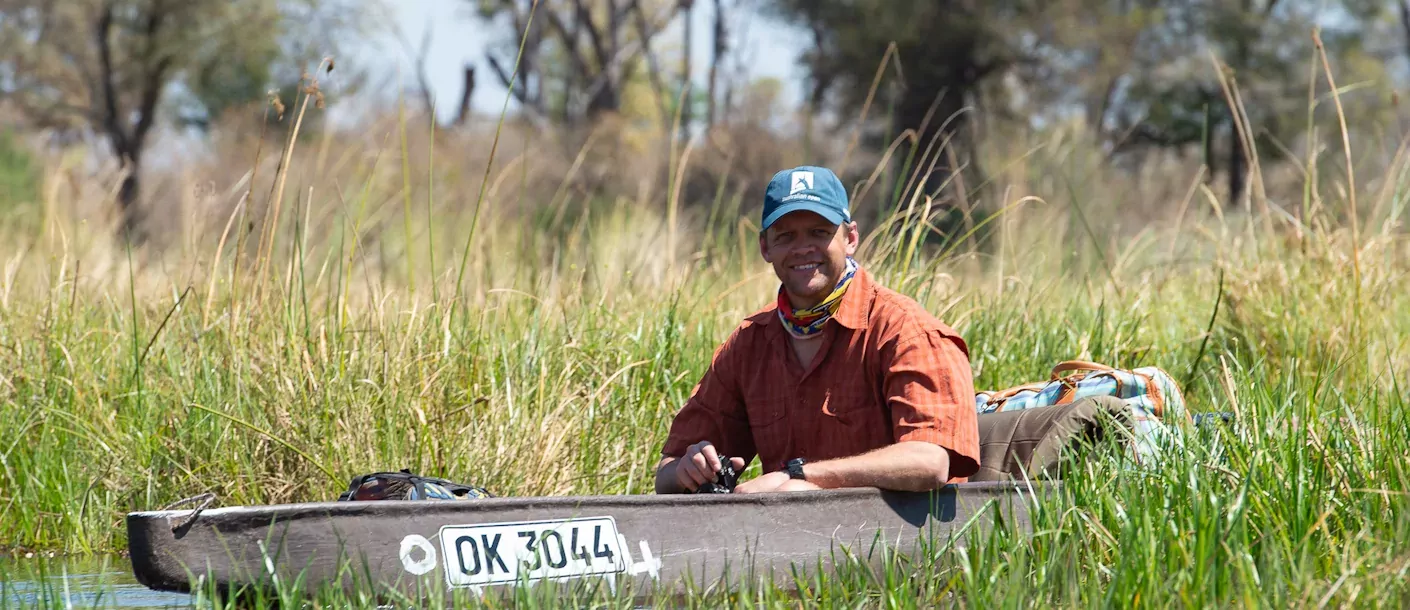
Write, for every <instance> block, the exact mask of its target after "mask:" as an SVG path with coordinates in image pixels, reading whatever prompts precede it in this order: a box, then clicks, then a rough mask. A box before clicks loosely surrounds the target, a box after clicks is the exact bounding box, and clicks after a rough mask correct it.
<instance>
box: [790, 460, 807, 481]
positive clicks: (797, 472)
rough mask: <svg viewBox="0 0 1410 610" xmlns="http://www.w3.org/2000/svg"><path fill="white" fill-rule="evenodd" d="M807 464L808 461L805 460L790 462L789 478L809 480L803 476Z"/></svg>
mask: <svg viewBox="0 0 1410 610" xmlns="http://www.w3.org/2000/svg"><path fill="white" fill-rule="evenodd" d="M805 463H807V460H804V459H803V458H793V459H791V460H788V478H790V479H798V480H800V481H806V480H808V479H807V477H804V476H803V464H805Z"/></svg>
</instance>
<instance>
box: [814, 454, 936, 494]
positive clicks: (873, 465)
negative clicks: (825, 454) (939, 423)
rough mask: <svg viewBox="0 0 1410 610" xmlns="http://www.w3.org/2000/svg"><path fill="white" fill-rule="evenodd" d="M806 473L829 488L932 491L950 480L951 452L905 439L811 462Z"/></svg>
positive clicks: (815, 481) (818, 484)
mask: <svg viewBox="0 0 1410 610" xmlns="http://www.w3.org/2000/svg"><path fill="white" fill-rule="evenodd" d="M803 474H804V475H805V476H806V477H807V480H808V481H809V482H810V483H813V484H815V485H817V486H818V487H822V488H825V489H836V488H839V487H877V488H881V489H892V490H898V491H929V490H932V489H938V488H940V487H943V486H944V485H945V483H946V482H948V481H949V480H950V453H949V452H948V451H946V450H945V448H944V447H941V446H939V445H934V444H931V443H925V442H904V443H897V444H894V445H888V446H886V447H882V448H880V449H876V450H874V451H870V452H867V453H864V454H861V455H856V456H852V457H847V458H839V459H835V460H826V461H822V462H810V463H808V464H806V465H804V466H803Z"/></svg>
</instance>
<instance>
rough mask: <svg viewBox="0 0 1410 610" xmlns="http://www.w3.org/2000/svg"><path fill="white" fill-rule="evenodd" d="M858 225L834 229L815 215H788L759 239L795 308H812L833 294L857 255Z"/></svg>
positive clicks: (795, 213)
mask: <svg viewBox="0 0 1410 610" xmlns="http://www.w3.org/2000/svg"><path fill="white" fill-rule="evenodd" d="M859 241H860V239H859V235H858V233H857V223H855V222H849V223H845V224H843V225H840V226H839V225H835V224H832V223H831V222H829V221H828V220H827V219H826V218H823V217H822V216H821V215H819V214H816V213H814V212H808V211H804V210H800V211H797V212H790V213H788V214H786V215H784V216H783V218H780V219H778V220H777V221H775V222H774V224H772V225H770V226H769V228H768V230H766V231H765V232H764V234H763V235H761V236H760V237H759V251H760V253H761V254H763V256H764V260H765V261H768V262H769V263H770V264H772V265H773V267H774V274H776V275H778V279H779V281H780V282H782V283H783V288H784V290H786V291H788V295H789V299H790V300H791V301H792V303H793V306H794V307H798V308H802V307H811V306H813V305H816V304H817V303H820V302H822V300H823V299H824V298H827V295H829V294H831V293H832V288H833V287H834V286H836V285H837V280H839V279H841V278H842V273H843V272H844V271H846V269H847V257H849V256H852V255H853V254H855V253H856V252H857V244H858V242H859Z"/></svg>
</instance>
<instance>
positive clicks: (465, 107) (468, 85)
mask: <svg viewBox="0 0 1410 610" xmlns="http://www.w3.org/2000/svg"><path fill="white" fill-rule="evenodd" d="M474 93H475V66H466V67H465V89H464V90H463V91H461V93H460V112H459V113H458V114H456V115H455V124H456V125H457V126H460V125H464V124H465V121H466V120H467V119H469V118H470V97H471V96H472V95H474Z"/></svg>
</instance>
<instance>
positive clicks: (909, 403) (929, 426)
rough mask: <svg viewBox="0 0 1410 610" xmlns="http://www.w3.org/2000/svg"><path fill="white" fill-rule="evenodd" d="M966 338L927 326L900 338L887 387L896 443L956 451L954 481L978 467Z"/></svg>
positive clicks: (952, 463) (953, 453)
mask: <svg viewBox="0 0 1410 610" xmlns="http://www.w3.org/2000/svg"><path fill="white" fill-rule="evenodd" d="M961 341H962V340H961V339H959V338H958V337H951V336H949V335H947V334H946V333H945V332H943V331H941V330H937V329H924V330H921V331H919V332H916V333H914V334H911V335H910V336H909V337H906V338H903V339H900V340H898V341H897V342H896V344H895V348H894V353H893V354H892V355H891V358H890V359H889V366H888V367H886V373H885V380H884V390H883V393H884V395H885V398H886V401H887V402H888V404H889V406H890V412H891V420H892V426H893V436H894V438H895V440H896V442H898V443H899V442H905V441H923V442H928V443H934V444H936V445H939V446H941V447H944V448H945V449H948V450H949V451H950V454H951V460H950V478H951V480H952V481H953V480H955V479H962V478H966V477H968V476H970V475H972V474H974V473H975V472H978V471H979V423H978V415H977V414H976V413H975V409H974V381H973V378H972V370H971V368H970V364H969V357H968V356H967V355H966V353H965V351H964V350H963V348H962V343H961Z"/></svg>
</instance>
